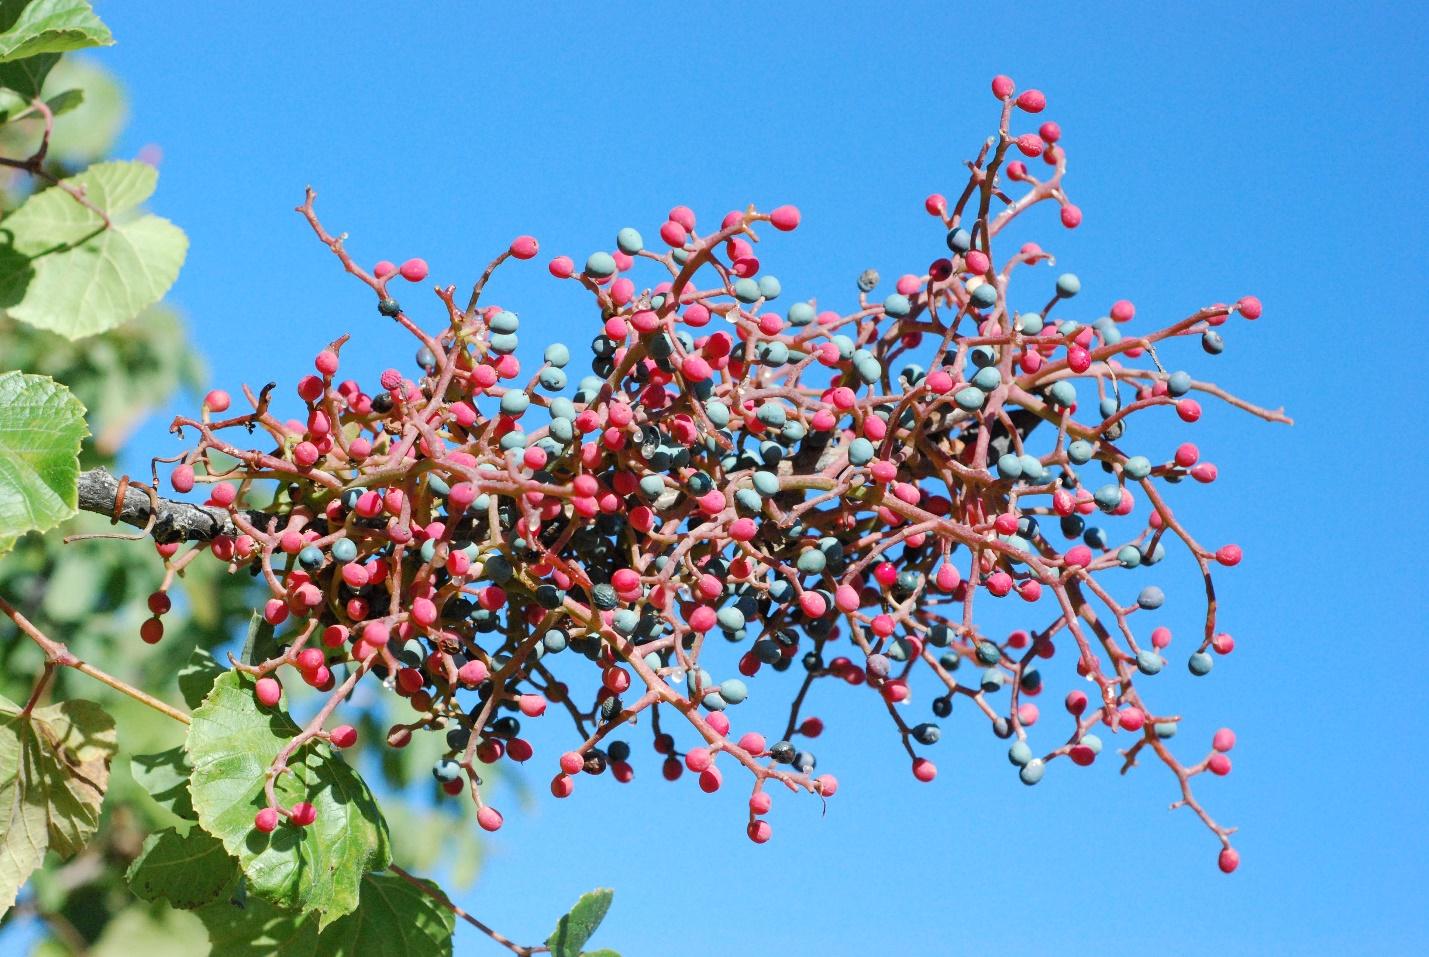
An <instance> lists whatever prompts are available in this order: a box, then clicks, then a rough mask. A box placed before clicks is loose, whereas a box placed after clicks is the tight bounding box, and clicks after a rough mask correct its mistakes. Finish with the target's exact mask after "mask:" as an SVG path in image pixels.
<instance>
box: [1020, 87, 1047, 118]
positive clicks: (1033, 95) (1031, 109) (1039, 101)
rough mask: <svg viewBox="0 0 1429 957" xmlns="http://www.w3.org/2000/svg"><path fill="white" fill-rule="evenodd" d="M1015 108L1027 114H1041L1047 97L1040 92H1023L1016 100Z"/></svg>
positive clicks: (1045, 105)
mask: <svg viewBox="0 0 1429 957" xmlns="http://www.w3.org/2000/svg"><path fill="white" fill-rule="evenodd" d="M1017 108H1018V109H1020V110H1022V111H1024V112H1027V113H1041V112H1042V111H1043V110H1045V109H1046V108H1047V97H1046V96H1045V95H1044V94H1043V93H1042V91H1041V90H1023V91H1022V95H1020V96H1019V97H1018V98H1017Z"/></svg>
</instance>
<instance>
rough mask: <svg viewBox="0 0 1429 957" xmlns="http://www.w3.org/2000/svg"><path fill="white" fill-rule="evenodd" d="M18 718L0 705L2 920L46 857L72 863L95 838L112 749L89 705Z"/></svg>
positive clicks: (101, 718) (97, 712) (12, 708)
mask: <svg viewBox="0 0 1429 957" xmlns="http://www.w3.org/2000/svg"><path fill="white" fill-rule="evenodd" d="M20 711H21V708H20V706H19V705H17V704H14V703H13V702H11V701H9V700H7V699H5V698H0V913H4V912H5V911H6V910H9V908H10V905H12V904H14V903H15V895H16V894H18V893H19V891H20V887H21V885H23V884H24V883H25V881H26V879H27V878H29V876H30V872H32V871H33V870H34V869H35V868H36V867H38V866H39V864H40V861H41V860H43V859H44V856H45V851H46V850H52V851H54V852H55V853H57V854H59V855H61V856H63V857H70V856H73V855H74V854H76V853H78V852H79V850H80V849H81V848H83V847H84V845H85V844H86V843H87V842H88V841H89V838H90V837H91V836H92V835H93V834H94V831H95V828H97V827H98V826H99V806H100V804H101V802H102V801H103V800H104V792H105V789H106V788H107V787H108V785H109V762H110V761H111V760H112V759H113V757H114V750H115V746H116V740H115V734H114V721H113V719H112V718H110V717H109V715H107V714H105V713H104V710H103V709H102V708H100V707H99V705H97V704H95V703H94V702H93V701H82V700H79V699H74V700H71V701H66V702H63V703H62V704H57V705H53V706H51V707H48V708H37V709H35V710H34V711H33V712H31V713H30V714H29V715H28V716H25V715H22V714H21V713H20Z"/></svg>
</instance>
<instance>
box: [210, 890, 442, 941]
mask: <svg viewBox="0 0 1429 957" xmlns="http://www.w3.org/2000/svg"><path fill="white" fill-rule="evenodd" d="M422 883H423V884H425V885H427V886H429V887H432V888H433V889H435V888H436V885H435V884H432V883H431V882H430V881H423V882H422ZM438 893H440V892H438ZM195 913H197V914H198V916H199V917H200V919H202V920H203V922H204V924H205V925H206V926H207V927H208V933H209V940H210V942H211V943H212V946H213V953H215V954H222V955H223V957H315V955H318V954H341V955H351V957H449V955H450V954H451V952H452V933H453V931H454V930H455V925H456V915H455V914H453V913H452V912H451V910H450V909H448V908H446V907H443V906H442V905H441V904H439V903H437V902H436V901H435V900H433V899H432V898H431V897H429V896H428V895H426V894H424V893H422V892H421V891H420V890H418V889H417V888H415V887H413V886H412V885H411V884H409V883H407V882H406V881H405V880H403V879H402V878H400V877H397V876H396V875H393V874H366V875H364V876H363V878H362V899H361V903H360V904H359V905H358V909H357V911H356V912H355V913H353V914H349V915H348V916H346V917H342V918H339V919H338V920H336V921H334V922H333V923H332V924H331V926H329V927H328V928H327V929H326V930H324V931H322V932H321V933H319V931H318V927H317V921H316V920H315V919H313V917H312V915H306V914H300V913H297V912H294V911H285V910H281V909H279V908H277V907H274V906H273V905H272V904H269V903H268V902H266V901H263V900H260V899H259V898H256V897H253V896H249V897H248V898H247V899H246V900H228V901H221V902H219V903H216V904H210V905H208V906H207V907H202V908H199V909H198V910H197V911H195Z"/></svg>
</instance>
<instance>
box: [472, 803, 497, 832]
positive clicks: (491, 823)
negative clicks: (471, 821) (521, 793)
mask: <svg viewBox="0 0 1429 957" xmlns="http://www.w3.org/2000/svg"><path fill="white" fill-rule="evenodd" d="M476 823H477V824H480V825H481V829H482V830H483V831H498V830H500V829H501V823H502V819H501V812H500V811H498V810H496V808H494V807H491V806H489V805H488V806H486V807H483V808H482V809H481V810H480V811H477V812H476Z"/></svg>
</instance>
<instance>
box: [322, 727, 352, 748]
mask: <svg viewBox="0 0 1429 957" xmlns="http://www.w3.org/2000/svg"><path fill="white" fill-rule="evenodd" d="M328 740H329V741H331V742H332V744H333V747H335V748H350V747H352V746H353V745H354V744H356V743H357V729H356V728H354V727H353V726H352V725H350V724H340V725H338V726H337V727H336V728H333V729H332V731H331V732H329V733H328Z"/></svg>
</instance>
